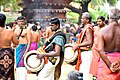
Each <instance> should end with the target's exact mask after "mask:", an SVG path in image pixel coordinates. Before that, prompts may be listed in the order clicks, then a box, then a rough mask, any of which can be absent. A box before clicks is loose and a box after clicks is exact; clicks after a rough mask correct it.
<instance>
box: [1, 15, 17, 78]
mask: <svg viewBox="0 0 120 80" xmlns="http://www.w3.org/2000/svg"><path fill="white" fill-rule="evenodd" d="M5 21H6V16H5V15H4V14H0V80H14V50H13V49H12V47H11V43H13V44H15V45H18V39H17V38H16V36H15V34H14V32H13V30H12V29H5Z"/></svg>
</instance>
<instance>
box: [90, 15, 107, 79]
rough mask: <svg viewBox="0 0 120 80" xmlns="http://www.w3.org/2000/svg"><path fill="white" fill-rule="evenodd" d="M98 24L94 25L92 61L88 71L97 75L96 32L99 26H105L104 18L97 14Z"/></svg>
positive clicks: (97, 32)
mask: <svg viewBox="0 0 120 80" xmlns="http://www.w3.org/2000/svg"><path fill="white" fill-rule="evenodd" d="M97 24H98V26H95V27H94V43H93V47H92V54H93V57H92V63H91V66H90V73H91V74H92V75H94V76H95V77H96V76H97V68H98V60H99V53H98V34H99V31H100V29H101V28H103V27H104V26H105V18H104V17H103V16H99V17H98V18H97Z"/></svg>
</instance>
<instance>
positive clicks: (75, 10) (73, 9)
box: [67, 5, 82, 14]
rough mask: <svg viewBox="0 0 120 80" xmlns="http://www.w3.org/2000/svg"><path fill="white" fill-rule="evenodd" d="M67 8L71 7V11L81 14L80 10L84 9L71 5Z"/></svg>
mask: <svg viewBox="0 0 120 80" xmlns="http://www.w3.org/2000/svg"><path fill="white" fill-rule="evenodd" d="M67 8H68V9H70V10H71V11H73V12H75V13H78V14H80V11H82V10H81V9H77V8H75V7H73V6H70V5H69V6H67Z"/></svg>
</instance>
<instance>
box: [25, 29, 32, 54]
mask: <svg viewBox="0 0 120 80" xmlns="http://www.w3.org/2000/svg"><path fill="white" fill-rule="evenodd" d="M26 38H27V42H28V45H27V49H26V51H25V54H26V53H27V52H28V51H29V48H30V45H31V40H32V34H31V31H30V30H27V36H26ZM25 54H24V55H25Z"/></svg>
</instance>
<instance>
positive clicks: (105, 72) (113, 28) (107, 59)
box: [97, 8, 120, 80]
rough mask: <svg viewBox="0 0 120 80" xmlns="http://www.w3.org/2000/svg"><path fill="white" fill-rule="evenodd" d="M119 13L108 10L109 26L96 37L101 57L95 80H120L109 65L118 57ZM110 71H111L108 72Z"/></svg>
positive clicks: (115, 10)
mask: <svg viewBox="0 0 120 80" xmlns="http://www.w3.org/2000/svg"><path fill="white" fill-rule="evenodd" d="M119 17H120V11H119V10H118V9H116V8H114V9H111V10H110V15H109V25H107V26H106V27H104V28H102V29H101V30H100V32H99V36H98V39H99V41H98V52H99V55H100V57H101V59H100V61H99V66H98V76H97V80H120V72H117V71H114V70H112V68H114V66H113V67H112V66H111V63H112V62H114V61H116V60H117V59H118V58H119V57H120V24H118V19H119ZM110 69H111V70H110Z"/></svg>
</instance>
